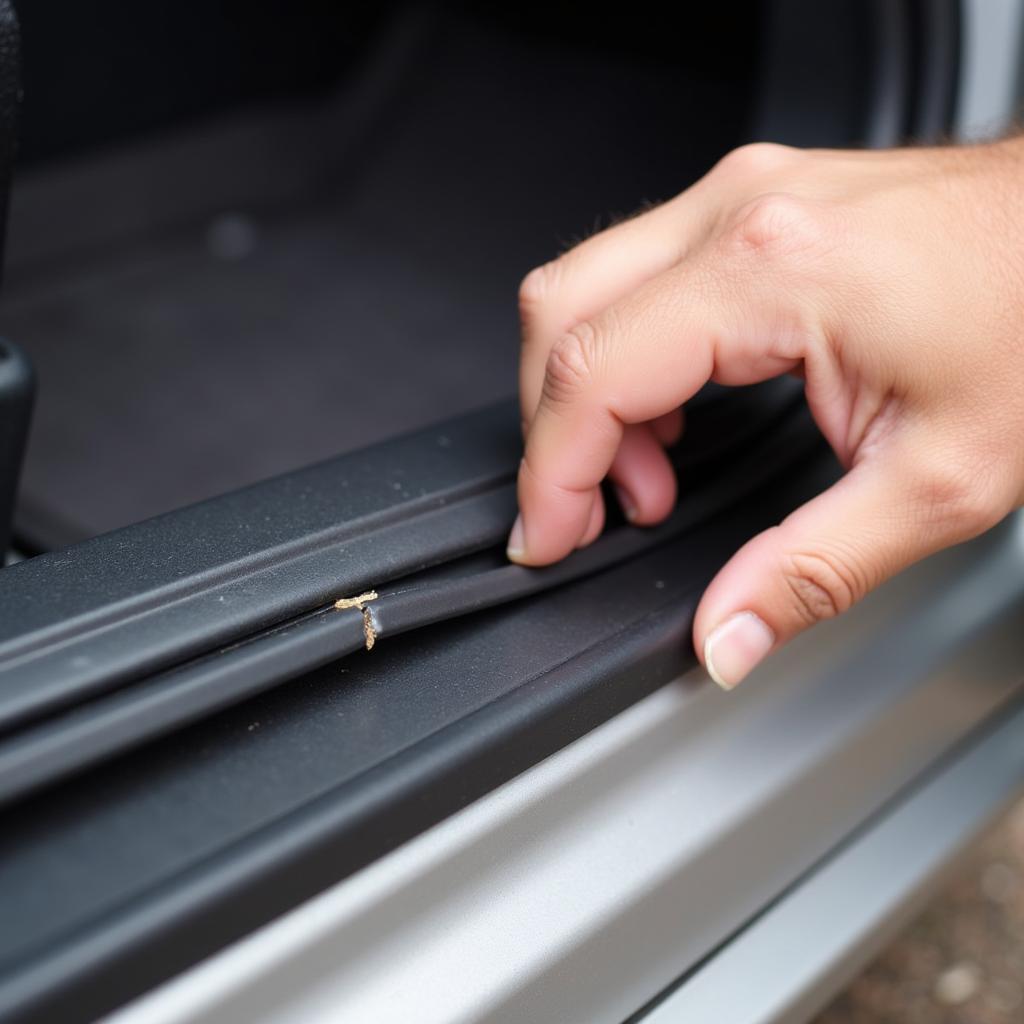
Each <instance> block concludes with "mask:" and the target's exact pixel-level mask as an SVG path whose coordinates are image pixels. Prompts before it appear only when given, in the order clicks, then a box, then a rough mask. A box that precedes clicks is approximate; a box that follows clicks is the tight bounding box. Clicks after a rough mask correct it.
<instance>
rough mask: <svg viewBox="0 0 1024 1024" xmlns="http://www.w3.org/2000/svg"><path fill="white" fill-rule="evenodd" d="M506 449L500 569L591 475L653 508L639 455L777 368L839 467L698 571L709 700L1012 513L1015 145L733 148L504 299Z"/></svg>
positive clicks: (585, 515) (573, 542) (560, 526)
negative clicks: (505, 533)
mask: <svg viewBox="0 0 1024 1024" xmlns="http://www.w3.org/2000/svg"><path fill="white" fill-rule="evenodd" d="M520 307H521V315H522V325H523V351H522V360H521V368H520V393H521V402H522V415H523V420H524V429H525V430H526V451H525V455H524V458H523V462H522V465H521V467H520V471H519V482H518V495H519V506H520V517H519V519H518V520H517V522H516V525H515V527H514V529H513V531H512V535H511V536H510V538H509V557H510V558H511V559H513V560H514V561H517V562H521V563H523V564H527V565H541V564H546V563H549V562H553V561H556V560H558V559H560V558H562V557H564V556H565V555H567V554H568V553H569V552H570V551H572V550H573V549H574V548H576V547H581V546H584V545H586V544H589V543H590V542H592V541H593V540H594V539H595V538H596V537H597V536H598V534H599V533H600V532H601V529H602V527H603V524H604V505H603V499H602V496H601V492H600V489H599V484H600V483H601V481H602V479H603V478H604V477H605V476H606V475H610V476H611V479H612V481H613V482H614V484H615V486H616V489H617V492H618V494H619V495H620V500H621V503H622V506H623V510H624V512H625V513H626V515H627V516H628V518H629V519H630V520H631V521H633V522H634V523H636V524H639V525H644V524H652V523H655V522H657V521H659V520H660V519H662V518H664V517H665V516H666V515H667V514H668V512H669V511H670V510H671V508H672V505H673V503H674V501H675V497H676V483H675V478H674V474H673V471H672V468H671V465H670V463H669V461H668V459H667V457H666V455H665V452H664V448H663V446H664V445H665V444H667V443H670V442H671V441H673V440H674V439H675V438H676V437H678V435H679V433H680V431H681V429H682V414H681V411H680V406H681V405H682V403H684V402H685V401H686V400H687V399H689V398H690V397H691V396H692V395H693V394H694V393H695V392H696V391H697V390H698V389H699V388H700V387H701V386H702V385H703V384H705V383H706V382H707V381H708V380H714V381H717V382H718V383H720V384H727V385H740V384H751V383H754V382H757V381H761V380H765V379H768V378H770V377H775V376H778V375H780V374H783V373H799V374H801V375H803V376H804V378H805V380H806V391H807V399H808V403H809V405H810V409H811V412H812V414H813V416H814V418H815V421H816V422H817V424H818V426H819V428H820V429H821V431H822V433H823V434H824V436H825V437H826V439H827V440H828V442H829V443H830V444H831V446H832V448H833V449H834V450H835V452H836V454H837V456H838V457H839V459H840V461H841V462H842V464H843V466H844V467H845V469H846V470H847V472H846V473H845V475H844V476H843V477H842V478H841V479H840V480H839V481H838V482H837V483H836V484H835V485H834V486H832V487H831V488H829V489H828V490H827V491H825V492H824V493H823V494H821V495H819V496H818V497H816V498H814V499H813V500H811V501H809V502H808V503H807V504H805V505H804V506H802V507H801V508H799V509H797V510H796V511H795V512H793V513H792V514H791V515H790V516H788V517H787V518H786V519H785V520H784V521H783V522H782V523H780V524H779V525H778V526H775V527H772V528H771V529H769V530H766V531H765V532H764V533H762V534H760V535H759V536H757V537H754V538H753V539H752V540H750V541H749V542H748V543H747V544H746V545H744V547H743V548H741V549H740V551H739V552H737V553H736V555H735V556H734V557H733V558H732V559H731V560H730V561H729V562H728V563H727V564H726V566H725V567H724V568H723V569H722V570H721V571H720V572H719V573H718V575H717V576H716V578H715V579H714V580H713V582H712V583H711V585H710V586H709V587H708V589H707V591H706V592H705V594H704V596H703V599H702V600H701V603H700V606H699V608H698V610H697V614H696V618H695V621H694V628H693V637H694V646H695V648H696V650H697V652H698V656H699V657H700V658H701V660H702V661H703V663H704V665H705V667H706V668H707V669H708V671H709V673H710V674H711V675H712V676H713V677H714V678H715V680H716V681H717V682H718V683H719V684H720V685H722V686H723V687H725V688H727V689H729V688H731V687H732V686H734V685H735V684H736V683H738V682H739V681H740V680H741V679H742V678H743V677H744V676H745V675H746V674H747V673H748V672H749V671H750V670H751V669H752V668H753V667H754V666H755V665H756V664H757V663H758V662H760V661H761V659H762V658H763V657H765V656H766V655H767V654H769V653H770V652H771V651H773V650H775V649H777V648H778V647H779V646H781V645H782V644H784V643H786V642H787V641H788V640H790V639H791V638H792V637H794V636H795V635H796V634H798V633H800V632H801V631H802V630H803V629H805V628H806V627H808V626H810V625H812V624H814V623H816V622H818V621H819V620H821V619H825V618H829V617H831V616H834V615H836V614H839V613H841V612H843V611H845V610H846V609H848V608H849V607H850V606H851V605H852V604H854V603H855V602H856V601H858V600H859V599H860V598H862V597H863V596H864V595H865V594H867V593H868V592H869V591H870V590H872V589H873V588H875V587H876V586H878V585H879V584H880V583H881V582H882V581H883V580H885V579H887V578H888V577H890V576H892V575H893V574H894V573H896V572H898V571H899V570H900V569H902V568H904V567H906V566H907V565H909V564H911V563H912V562H914V561H917V560H918V559H920V558H922V557H924V556H926V555H928V554H930V553H932V552H934V551H936V550H938V549H940V548H943V547H946V546H949V545H952V544H955V543H957V542H960V541H963V540H966V539H968V538H970V537H972V536H974V535H976V534H978V533H980V532H982V531H984V530H985V529H987V528H988V527H990V526H992V525H994V524H995V523H996V522H998V521H999V520H1000V519H1001V518H1003V517H1004V516H1005V515H1006V514H1007V513H1008V512H1010V511H1011V510H1012V509H1013V508H1015V507H1018V506H1019V505H1021V504H1022V502H1024V141H1021V140H1010V141H1007V142H1002V143H996V144H992V145H986V146H975V147H963V148H953V147H950V148H941V149H905V150H892V151H886V152H840V151H800V150H794V149H789V148H786V147H782V146H774V145H768V144H757V145H753V146H746V147H744V148H742V149H739V150H736V151H734V152H733V153H731V154H730V155H729V156H727V157H726V158H725V159H724V160H722V161H721V162H720V163H719V164H718V165H717V166H716V167H715V168H714V169H713V170H712V171H711V172H710V173H709V174H708V175H707V176H706V177H704V178H703V179H702V180H701V181H699V182H698V183H697V184H696V185H694V186H693V187H692V188H690V189H688V190H687V191H686V192H683V193H682V194H681V195H679V196H677V197H676V198H675V199H673V200H671V201H670V202H668V203H666V204H665V205H663V206H661V207H658V208H656V209H654V210H652V211H649V212H647V213H645V214H643V215H642V216H639V217H637V218H635V219H633V220H630V221H627V222H625V223H622V224H619V225H617V226H615V227H613V228H611V229H609V230H607V231H605V232H603V233H602V234H599V235H596V236H595V237H593V238H590V239H588V240H587V241H586V242H584V243H582V244H581V245H579V246H577V247H576V248H575V249H573V250H571V251H570V252H568V253H566V254H565V255H564V256H562V257H561V258H559V259H557V260H555V261H554V262H552V263H549V264H547V265H545V266H543V267H540V268H538V269H537V270H534V271H533V272H532V273H530V274H529V275H528V276H527V277H526V279H525V280H524V281H523V285H522V288H521V292H520Z"/></svg>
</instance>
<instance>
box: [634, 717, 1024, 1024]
mask: <svg viewBox="0 0 1024 1024" xmlns="http://www.w3.org/2000/svg"><path fill="white" fill-rule="evenodd" d="M1022 786H1024V709H1020V710H1018V711H1016V713H1015V714H1013V715H1011V716H1010V717H1008V718H1007V719H1006V720H1005V721H1003V722H1001V723H1000V724H999V725H998V726H997V727H996V728H995V729H994V730H993V731H992V732H990V733H987V734H986V735H984V736H983V737H982V738H981V739H979V740H978V742H976V743H975V744H973V745H971V746H970V748H969V749H968V750H967V751H965V752H962V753H961V754H960V756H959V757H956V758H955V759H952V760H951V762H950V763H949V764H947V765H945V766H944V767H943V768H942V769H941V770H940V771H938V772H936V774H935V775H934V776H933V777H932V778H931V779H929V780H928V782H926V783H925V784H924V785H923V786H921V788H920V789H918V790H915V791H914V792H913V793H912V794H911V795H910V796H909V797H908V798H907V799H905V800H902V801H899V802H898V803H897V804H896V805H895V806H894V807H892V808H890V809H889V811H888V813H886V814H884V815H882V816H881V818H880V820H879V821H877V822H875V823H873V825H872V827H871V828H870V829H868V830H866V831H865V832H863V833H862V834H860V835H858V836H857V837H856V838H855V839H853V841H851V842H850V843H848V844H846V845H845V846H843V847H842V848H841V849H840V850H839V851H838V853H837V854H835V855H834V856H831V857H829V858H828V859H827V860H826V861H825V862H824V863H823V864H822V865H821V866H820V867H819V868H817V869H815V870H814V871H813V872H812V873H811V874H810V875H809V876H808V877H807V878H806V879H804V880H803V881H801V883H800V884H799V886H798V887H796V888H795V889H794V890H793V891H792V892H791V893H789V894H788V895H787V896H786V897H785V898H784V899H783V900H782V901H781V902H780V903H778V904H777V905H776V906H774V907H772V908H771V909H770V910H768V911H767V912H766V913H765V914H764V915H762V916H761V917H759V918H758V919H757V920H756V921H755V922H754V923H753V924H752V925H751V926H750V927H749V928H747V929H745V930H744V931H743V932H742V933H741V934H740V935H739V936H738V937H737V938H735V939H734V940H733V941H732V942H730V943H729V944H728V945H727V946H726V947H725V948H724V949H723V950H722V952H721V953H719V954H718V955H717V956H715V957H714V958H712V959H711V960H710V961H709V962H708V963H707V964H706V965H705V966H704V967H702V968H701V969H700V970H699V971H697V972H696V973H695V974H694V975H693V976H692V977H691V978H690V979H689V980H687V981H686V982H685V983H684V984H683V985H682V986H680V988H678V989H677V990H676V991H675V992H673V993H672V994H671V995H670V996H669V997H668V998H667V999H665V1000H664V1001H663V1002H661V1003H660V1004H659V1005H658V1006H657V1007H656V1008H655V1009H653V1010H652V1011H651V1012H650V1013H647V1014H645V1015H644V1016H643V1017H642V1018H641V1019H642V1020H643V1024H683V1022H693V1021H728V1022H729V1024H800V1022H801V1021H806V1020H810V1019H811V1018H812V1017H813V1016H814V1014H816V1013H817V1012H818V1011H819V1010H820V1009H821V1007H822V1006H823V1005H824V1004H825V1003H826V1002H827V1000H828V999H829V998H830V996H831V995H832V993H833V992H835V991H836V990H837V989H838V988H840V987H841V986H842V985H843V984H845V983H846V982H847V981H848V980H849V979H850V978H851V977H853V975H854V974H856V973H857V971H858V970H860V968H861V967H862V966H863V965H864V964H865V963H867V961H868V960H869V959H870V958H871V956H873V955H874V953H875V952H877V951H878V950H879V949H880V948H881V946H882V945H883V944H884V943H885V942H886V941H888V940H889V939H891V938H892V937H893V935H895V933H896V932H897V931H898V929H899V928H900V927H901V926H902V925H903V924H904V923H905V922H906V920H907V919H908V918H909V917H910V916H911V915H912V914H913V913H914V912H915V911H916V910H918V909H920V906H921V904H922V902H923V900H924V899H925V898H927V896H928V895H929V893H930V892H931V889H932V886H933V885H934V884H935V882H936V880H937V879H939V878H941V877H942V875H943V874H944V872H945V869H947V868H948V866H949V864H950V863H951V862H952V861H954V860H955V858H956V856H957V854H958V853H960V851H961V850H962V849H963V847H964V845H965V843H966V842H967V841H968V840H969V839H970V838H971V837H973V836H975V835H976V834H977V833H978V832H979V831H981V830H982V829H983V828H984V827H985V826H986V825H987V824H988V823H989V822H990V821H991V820H992V818H993V816H994V815H996V814H997V813H998V812H999V811H1000V810H1001V809H1002V808H1003V807H1004V806H1005V804H1006V802H1007V800H1008V799H1010V798H1011V797H1012V796H1013V795H1014V794H1015V793H1017V792H1018V791H1019V790H1020V789H1021V787H1022ZM737 978H742V979H743V984H742V985H737V984H735V981H736V979H737Z"/></svg>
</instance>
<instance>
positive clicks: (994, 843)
mask: <svg viewBox="0 0 1024 1024" xmlns="http://www.w3.org/2000/svg"><path fill="white" fill-rule="evenodd" d="M890 1022H891V1024H919V1022H920V1024H1021V1022H1024V800H1022V801H1021V802H1020V803H1018V804H1017V805H1016V806H1015V807H1014V808H1013V809H1012V810H1011V811H1010V812H1009V813H1008V814H1007V815H1006V816H1005V817H1004V818H1003V819H1002V821H1001V822H1000V823H999V824H998V826H997V827H996V828H995V829H994V830H993V831H992V833H991V834H990V835H988V836H987V837H986V838H985V839H984V840H982V841H981V842H980V843H979V844H978V845H977V847H976V848H975V849H973V850H972V851H971V852H970V853H969V854H968V855H967V857H966V859H965V860H964V862H963V864H962V866H961V867H960V868H959V869H958V870H957V872H956V874H955V875H954V877H953V878H952V879H951V881H950V882H949V883H948V885H947V886H946V888H945V889H944V890H943V891H942V893H941V894H940V895H939V896H938V897H937V898H936V899H935V901H934V902H933V903H932V904H931V905H930V906H929V907H928V909H927V910H926V911H925V912H924V913H922V914H921V916H920V917H919V918H917V920H916V921H914V923H913V924H912V925H911V926H910V927H909V928H908V929H907V931H906V932H904V934H903V935H902V936H900V938H899V939H897V940H896V941H895V942H894V943H893V944H892V945H891V946H890V947H889V948H888V949H887V950H886V951H885V952H884V953H882V954H881V956H879V957H878V959H877V960H876V961H875V962H874V963H873V964H872V965H871V966H870V967H869V968H868V969H867V970H866V971H865V972H864V973H863V974H862V975H861V976H860V977H859V978H857V980H856V981H854V982H853V984H852V985H850V987H849V988H848V989H847V990H846V991H845V992H844V993H843V994H842V995H840V996H839V997H838V998H837V999H836V1000H835V1001H834V1002H833V1003H832V1005H831V1006H829V1007H828V1009H827V1010H825V1012H824V1013H822V1014H821V1015H820V1016H818V1017H817V1018H816V1020H815V1024H890Z"/></svg>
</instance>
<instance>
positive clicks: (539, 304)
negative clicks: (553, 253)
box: [519, 260, 562, 320]
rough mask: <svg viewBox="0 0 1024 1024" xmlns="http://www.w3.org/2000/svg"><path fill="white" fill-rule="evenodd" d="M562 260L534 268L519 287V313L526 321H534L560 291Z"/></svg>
mask: <svg viewBox="0 0 1024 1024" xmlns="http://www.w3.org/2000/svg"><path fill="white" fill-rule="evenodd" d="M561 263H562V261H561V260H552V261H551V262H550V263H544V264H541V266H539V267H534V268H533V270H531V271H530V272H529V273H528V274H527V275H526V277H524V278H523V280H522V281H521V282H520V285H519V313H520V316H521V317H522V318H523V319H524V320H529V319H532V318H533V317H535V316H536V315H537V313H538V312H539V311H540V310H541V309H543V308H544V307H545V306H546V305H547V304H548V303H549V302H550V301H551V299H552V298H553V296H554V295H555V293H556V291H557V290H558V281H559V280H560V278H561V276H562V274H561Z"/></svg>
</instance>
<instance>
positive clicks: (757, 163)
mask: <svg viewBox="0 0 1024 1024" xmlns="http://www.w3.org/2000/svg"><path fill="white" fill-rule="evenodd" d="M797 152H798V150H795V149H793V148H792V147H791V146H783V145H779V144H778V143H775V142H748V143H747V144H746V145H745V146H739V147H737V148H736V149H734V150H732V151H731V152H729V153H727V154H726V155H725V156H724V157H723V158H722V159H721V161H719V165H718V166H719V169H720V170H721V171H722V172H724V173H726V174H729V175H736V176H738V177H760V176H762V175H765V174H771V173H772V172H773V171H777V170H779V169H780V168H781V167H785V166H787V165H788V164H789V163H790V162H791V161H792V160H793V158H794V156H795V155H796V154H797Z"/></svg>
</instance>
